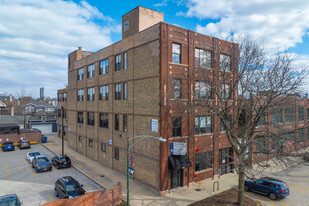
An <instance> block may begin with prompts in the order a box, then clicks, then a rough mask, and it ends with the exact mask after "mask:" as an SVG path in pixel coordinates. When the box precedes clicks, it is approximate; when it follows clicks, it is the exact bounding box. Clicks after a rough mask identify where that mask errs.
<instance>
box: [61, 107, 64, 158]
mask: <svg viewBox="0 0 309 206" xmlns="http://www.w3.org/2000/svg"><path fill="white" fill-rule="evenodd" d="M61 121H62V122H61V138H62V155H64V140H63V107H61Z"/></svg>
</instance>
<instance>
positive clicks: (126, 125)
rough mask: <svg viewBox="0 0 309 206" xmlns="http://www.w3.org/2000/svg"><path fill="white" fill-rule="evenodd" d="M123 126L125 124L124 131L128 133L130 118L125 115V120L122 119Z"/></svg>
mask: <svg viewBox="0 0 309 206" xmlns="http://www.w3.org/2000/svg"><path fill="white" fill-rule="evenodd" d="M122 120H123V121H122V124H123V131H124V132H127V131H128V116H127V115H125V114H124V115H123V119H122Z"/></svg>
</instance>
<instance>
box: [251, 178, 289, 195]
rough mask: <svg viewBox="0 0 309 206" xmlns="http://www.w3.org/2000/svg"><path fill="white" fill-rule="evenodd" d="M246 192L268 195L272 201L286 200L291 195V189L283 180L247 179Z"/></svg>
mask: <svg viewBox="0 0 309 206" xmlns="http://www.w3.org/2000/svg"><path fill="white" fill-rule="evenodd" d="M245 191H252V192H256V193H260V194H263V195H267V196H268V197H269V198H270V199H272V200H275V199H277V198H285V197H286V196H288V195H289V194H290V191H289V187H288V186H287V184H286V183H285V182H283V181H281V180H278V179H274V178H271V177H263V178H260V179H258V180H253V179H246V180H245Z"/></svg>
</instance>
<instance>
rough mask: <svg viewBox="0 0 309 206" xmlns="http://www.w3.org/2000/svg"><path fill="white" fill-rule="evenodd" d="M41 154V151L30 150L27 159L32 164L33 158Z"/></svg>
mask: <svg viewBox="0 0 309 206" xmlns="http://www.w3.org/2000/svg"><path fill="white" fill-rule="evenodd" d="M39 155H41V153H39V152H28V153H27V155H26V159H27V160H28V162H30V164H32V161H33V158H34V157H35V156H39Z"/></svg>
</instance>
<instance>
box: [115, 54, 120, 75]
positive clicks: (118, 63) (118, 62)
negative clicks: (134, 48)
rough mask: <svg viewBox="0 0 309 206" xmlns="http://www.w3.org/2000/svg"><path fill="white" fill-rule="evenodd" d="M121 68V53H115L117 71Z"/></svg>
mask: <svg viewBox="0 0 309 206" xmlns="http://www.w3.org/2000/svg"><path fill="white" fill-rule="evenodd" d="M120 70H121V54H117V55H115V72H118V71H120Z"/></svg>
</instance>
